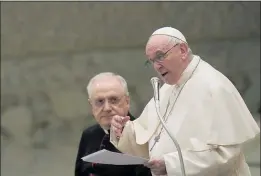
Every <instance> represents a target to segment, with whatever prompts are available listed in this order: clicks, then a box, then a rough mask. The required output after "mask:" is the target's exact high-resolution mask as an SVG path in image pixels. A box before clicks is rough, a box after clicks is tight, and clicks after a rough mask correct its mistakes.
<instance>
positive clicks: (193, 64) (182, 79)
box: [176, 55, 200, 87]
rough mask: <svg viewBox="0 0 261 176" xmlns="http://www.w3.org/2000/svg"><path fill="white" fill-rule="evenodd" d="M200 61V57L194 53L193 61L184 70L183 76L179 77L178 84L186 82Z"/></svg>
mask: <svg viewBox="0 0 261 176" xmlns="http://www.w3.org/2000/svg"><path fill="white" fill-rule="evenodd" d="M199 62H200V57H199V56H197V55H194V56H193V58H192V60H191V62H190V63H189V65H188V66H187V68H186V69H185V70H184V71H183V73H182V75H181V77H180V78H179V80H178V82H177V84H176V86H178V87H179V86H181V85H182V84H184V83H185V82H186V81H187V80H188V79H189V78H190V77H191V75H192V74H193V72H194V70H195V69H196V68H197V66H198V64H199Z"/></svg>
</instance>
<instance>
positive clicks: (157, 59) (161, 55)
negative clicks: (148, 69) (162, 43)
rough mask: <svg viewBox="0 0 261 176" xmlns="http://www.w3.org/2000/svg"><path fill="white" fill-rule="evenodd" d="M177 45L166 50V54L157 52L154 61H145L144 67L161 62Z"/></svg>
mask: <svg viewBox="0 0 261 176" xmlns="http://www.w3.org/2000/svg"><path fill="white" fill-rule="evenodd" d="M177 45H178V43H177V44H175V45H174V46H172V47H171V48H170V49H168V50H167V51H166V52H161V51H158V52H157V53H156V56H155V58H154V59H148V60H146V62H145V66H150V65H152V64H154V63H155V62H156V63H161V62H162V61H163V60H164V59H165V58H166V57H167V56H168V53H169V52H170V51H171V50H172V49H173V48H174V47H176V46H177Z"/></svg>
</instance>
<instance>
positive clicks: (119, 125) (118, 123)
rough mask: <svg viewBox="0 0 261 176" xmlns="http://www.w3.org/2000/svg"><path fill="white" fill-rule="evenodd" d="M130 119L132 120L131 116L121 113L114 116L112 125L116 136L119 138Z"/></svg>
mask: <svg viewBox="0 0 261 176" xmlns="http://www.w3.org/2000/svg"><path fill="white" fill-rule="evenodd" d="M129 120H130V117H129V116H125V117H123V116H119V115H115V116H113V118H112V120H111V127H112V130H113V132H114V133H115V135H116V137H118V138H119V137H120V136H121V133H122V130H123V127H124V126H125V124H126V122H127V121H129Z"/></svg>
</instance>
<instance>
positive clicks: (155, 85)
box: [150, 77, 186, 176]
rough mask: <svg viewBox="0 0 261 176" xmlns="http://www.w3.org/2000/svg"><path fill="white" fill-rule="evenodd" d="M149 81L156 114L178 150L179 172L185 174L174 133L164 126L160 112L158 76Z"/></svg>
mask: <svg viewBox="0 0 261 176" xmlns="http://www.w3.org/2000/svg"><path fill="white" fill-rule="evenodd" d="M150 82H151V84H152V87H153V90H154V102H155V108H156V112H157V115H158V118H159V120H160V122H161V124H162V126H163V127H164V129H165V130H166V132H167V133H168V135H169V137H170V138H171V139H172V141H173V143H174V144H175V146H176V148H177V152H178V156H179V161H180V168H181V173H182V176H186V172H185V166H184V161H183V156H182V153H181V149H180V146H179V144H178V141H177V140H176V139H175V137H174V135H173V134H171V133H170V130H169V129H168V127H167V126H166V124H165V122H164V120H163V118H162V116H161V114H160V101H159V100H160V99H159V98H160V94H159V87H160V81H159V78H157V77H152V78H151V79H150Z"/></svg>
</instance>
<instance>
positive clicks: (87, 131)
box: [82, 124, 102, 135]
mask: <svg viewBox="0 0 261 176" xmlns="http://www.w3.org/2000/svg"><path fill="white" fill-rule="evenodd" d="M101 131H102V128H101V127H100V125H99V124H94V125H92V126H89V127H87V128H85V129H84V130H83V132H82V133H83V135H88V134H93V133H97V132H101Z"/></svg>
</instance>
